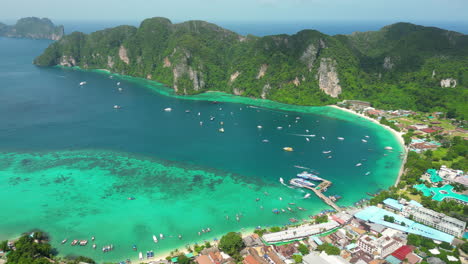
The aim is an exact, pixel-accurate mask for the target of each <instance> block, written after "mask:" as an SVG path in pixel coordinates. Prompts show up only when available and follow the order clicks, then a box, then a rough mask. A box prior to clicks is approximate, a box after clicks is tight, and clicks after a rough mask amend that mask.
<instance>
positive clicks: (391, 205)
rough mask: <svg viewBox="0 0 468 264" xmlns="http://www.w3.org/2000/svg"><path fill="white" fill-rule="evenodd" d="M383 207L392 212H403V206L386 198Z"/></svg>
mask: <svg viewBox="0 0 468 264" xmlns="http://www.w3.org/2000/svg"><path fill="white" fill-rule="evenodd" d="M383 203H384V205H385V207H387V208H390V209H392V210H393V211H397V212H400V211H402V210H403V207H404V206H403V205H402V204H401V203H399V202H398V201H397V200H395V199H392V198H387V199H385V200H384V201H383Z"/></svg>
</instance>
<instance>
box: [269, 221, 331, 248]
mask: <svg viewBox="0 0 468 264" xmlns="http://www.w3.org/2000/svg"><path fill="white" fill-rule="evenodd" d="M339 226H340V224H338V223H337V222H336V221H333V220H331V221H329V222H326V223H322V224H317V225H302V226H299V227H296V228H291V229H288V230H285V231H280V232H276V233H271V234H265V235H263V237H262V239H263V241H265V242H266V243H278V242H285V241H293V240H299V239H302V238H306V237H309V236H313V235H317V234H320V233H324V232H327V231H330V230H332V229H335V228H337V227H339Z"/></svg>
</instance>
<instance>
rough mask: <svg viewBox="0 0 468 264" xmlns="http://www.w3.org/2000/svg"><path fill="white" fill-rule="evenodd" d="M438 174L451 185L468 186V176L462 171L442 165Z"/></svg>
mask: <svg viewBox="0 0 468 264" xmlns="http://www.w3.org/2000/svg"><path fill="white" fill-rule="evenodd" d="M438 173H439V175H440V177H442V178H443V179H444V180H445V181H448V182H450V183H460V184H463V185H465V186H468V175H466V174H464V172H463V171H462V170H454V169H451V168H447V166H445V165H442V166H441V167H440V169H439V172H438Z"/></svg>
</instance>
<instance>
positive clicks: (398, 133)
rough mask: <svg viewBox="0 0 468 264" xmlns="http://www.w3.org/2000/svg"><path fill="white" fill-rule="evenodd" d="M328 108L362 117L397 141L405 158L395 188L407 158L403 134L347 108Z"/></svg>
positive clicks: (335, 106)
mask: <svg viewBox="0 0 468 264" xmlns="http://www.w3.org/2000/svg"><path fill="white" fill-rule="evenodd" d="M329 107H332V108H335V109H339V110H341V111H344V112H348V113H350V114H354V115H356V116H359V117H362V118H364V119H367V120H369V121H371V122H373V123H375V124H377V125H379V126H381V127H382V128H384V129H385V130H387V131H389V132H390V133H392V135H393V136H394V137H395V138H396V139H397V140H398V143H400V145H401V147H402V148H403V151H404V155H405V158H404V159H403V161H402V162H401V165H400V170H399V172H398V177H397V179H396V180H395V184H394V185H393V186H397V185H398V183H399V182H400V179H401V176H402V175H403V172H404V169H405V164H406V159H407V157H408V149H407V148H406V146H405V140H404V139H403V133H401V132H398V131H396V130H394V129H392V128H391V127H389V126H387V125H383V124H381V123H379V122H378V121H377V120H375V119H373V118H371V117H369V116H366V115H364V114H361V113H357V112H354V111H353V110H350V109H347V108H342V107H339V106H337V105H330V106H329Z"/></svg>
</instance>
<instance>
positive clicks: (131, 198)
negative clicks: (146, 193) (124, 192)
mask: <svg viewBox="0 0 468 264" xmlns="http://www.w3.org/2000/svg"><path fill="white" fill-rule="evenodd" d="M127 200H135V197H127Z"/></svg>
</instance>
